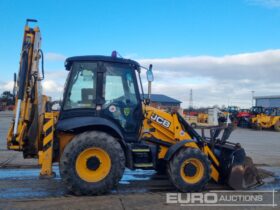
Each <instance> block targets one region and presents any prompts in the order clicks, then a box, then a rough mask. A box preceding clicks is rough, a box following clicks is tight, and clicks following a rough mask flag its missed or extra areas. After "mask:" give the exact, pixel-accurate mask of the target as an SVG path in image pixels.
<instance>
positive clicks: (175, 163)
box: [167, 148, 211, 192]
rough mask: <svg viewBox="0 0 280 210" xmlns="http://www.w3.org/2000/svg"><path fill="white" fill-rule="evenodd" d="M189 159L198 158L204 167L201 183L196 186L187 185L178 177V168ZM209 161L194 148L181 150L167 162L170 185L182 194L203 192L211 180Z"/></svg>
mask: <svg viewBox="0 0 280 210" xmlns="http://www.w3.org/2000/svg"><path fill="white" fill-rule="evenodd" d="M190 157H195V158H199V159H200V160H202V161H203V164H204V166H205V173H204V176H203V178H202V179H201V181H200V182H199V183H197V184H188V183H185V182H184V181H183V180H182V179H181V177H180V167H181V163H182V162H183V161H184V160H185V159H186V158H190ZM210 165H211V163H210V161H209V159H208V157H207V156H206V155H205V154H204V153H203V152H201V151H200V150H199V149H196V148H182V149H181V150H179V151H178V152H177V153H176V154H175V155H174V156H173V157H172V159H171V160H170V161H169V164H168V166H167V172H168V175H169V179H170V181H171V183H172V184H173V185H174V186H175V187H176V188H177V189H178V190H180V191H182V192H199V191H201V190H203V188H204V187H205V185H206V184H207V183H208V181H209V180H210V179H211V168H210Z"/></svg>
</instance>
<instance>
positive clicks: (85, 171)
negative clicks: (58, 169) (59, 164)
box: [76, 147, 111, 182]
mask: <svg viewBox="0 0 280 210" xmlns="http://www.w3.org/2000/svg"><path fill="white" fill-rule="evenodd" d="M110 169H111V159H110V156H109V155H108V153H107V152H106V151H105V150H103V149H101V148H99V147H91V148H88V149H86V150H84V151H83V152H81V153H80V154H79V155H78V157H77V160H76V172H77V174H78V175H79V177H80V178H81V179H83V180H84V181H86V182H99V181H101V180H102V179H104V178H105V177H106V176H107V175H108V174H109V172H110Z"/></svg>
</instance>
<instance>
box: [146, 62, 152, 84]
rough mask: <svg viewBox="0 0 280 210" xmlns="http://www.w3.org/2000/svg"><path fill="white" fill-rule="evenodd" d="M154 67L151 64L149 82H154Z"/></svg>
mask: <svg viewBox="0 0 280 210" xmlns="http://www.w3.org/2000/svg"><path fill="white" fill-rule="evenodd" d="M152 69H153V65H152V64H150V66H149V69H148V70H147V72H146V75H147V80H148V82H152V81H154V74H153V71H152Z"/></svg>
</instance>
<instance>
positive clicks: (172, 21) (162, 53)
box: [0, 0, 280, 107]
mask: <svg viewBox="0 0 280 210" xmlns="http://www.w3.org/2000/svg"><path fill="white" fill-rule="evenodd" d="M30 5H31V6H30ZM28 17H29V18H37V19H38V20H39V23H38V25H39V26H40V28H41V31H42V36H43V43H42V44H43V45H42V48H43V50H44V52H45V69H46V79H45V81H44V83H43V86H44V91H45V93H46V94H47V95H51V96H52V97H53V98H55V99H59V98H61V96H62V91H63V86H64V81H65V78H66V75H67V72H66V71H65V70H64V67H63V63H64V60H65V58H66V57H68V56H73V55H86V54H105V55H109V54H110V53H111V51H112V50H117V51H118V52H119V53H120V54H121V55H122V56H123V57H127V58H131V59H135V60H137V61H138V62H140V63H141V64H142V65H146V66H148V65H149V64H150V63H152V64H153V65H154V74H155V81H154V83H153V88H152V89H153V92H154V93H161V94H166V95H168V96H170V97H173V98H176V99H178V100H181V101H182V102H183V107H187V106H188V105H189V92H190V89H192V90H193V98H194V105H195V106H211V105H215V104H218V105H226V106H227V105H238V106H241V107H249V106H251V97H252V90H253V91H255V95H276V94H277V95H280V82H279V79H280V65H279V64H280V27H279V23H280V1H279V0H212V1H205V0H181V1H180V0H174V1H168V0H161V1H160V0H143V1H124V0H120V1H112V2H111V1H107V2H106V1H76V2H74V1H53V0H49V1H41V3H40V4H38V2H37V1H22V2H19V1H18V2H16V1H8V0H2V1H0V30H1V33H0V46H1V47H0V72H1V76H0V92H2V91H3V90H11V88H12V86H13V84H12V81H11V80H12V77H13V76H12V74H13V72H17V70H18V62H19V53H20V47H21V42H22V34H23V26H24V23H25V19H26V18H28ZM143 80H145V77H144V73H143ZM144 85H146V82H144Z"/></svg>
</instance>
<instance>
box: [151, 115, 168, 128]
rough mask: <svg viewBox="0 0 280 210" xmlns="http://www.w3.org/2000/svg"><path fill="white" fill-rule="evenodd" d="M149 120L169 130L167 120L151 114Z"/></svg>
mask: <svg viewBox="0 0 280 210" xmlns="http://www.w3.org/2000/svg"><path fill="white" fill-rule="evenodd" d="M151 120H153V121H156V122H157V123H159V124H161V125H163V126H164V127H166V128H169V127H170V124H171V123H170V122H169V121H168V120H166V119H164V118H162V117H160V116H158V115H157V114H152V116H151Z"/></svg>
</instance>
